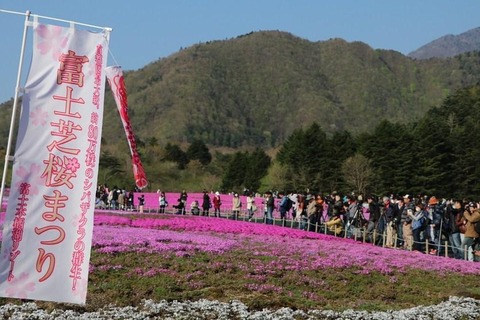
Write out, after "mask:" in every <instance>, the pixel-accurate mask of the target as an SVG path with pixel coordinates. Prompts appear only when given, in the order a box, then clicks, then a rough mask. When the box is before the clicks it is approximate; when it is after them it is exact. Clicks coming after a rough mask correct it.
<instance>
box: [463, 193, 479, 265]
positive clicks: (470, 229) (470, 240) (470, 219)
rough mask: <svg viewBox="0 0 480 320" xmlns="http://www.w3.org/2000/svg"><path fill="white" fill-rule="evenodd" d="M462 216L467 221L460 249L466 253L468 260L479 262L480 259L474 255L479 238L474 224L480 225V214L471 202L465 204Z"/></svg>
mask: <svg viewBox="0 0 480 320" xmlns="http://www.w3.org/2000/svg"><path fill="white" fill-rule="evenodd" d="M463 216H464V218H465V220H467V223H466V227H467V229H466V231H465V237H464V238H463V241H462V248H464V249H466V250H467V251H468V260H470V261H479V260H480V257H479V256H478V255H476V254H474V253H476V249H477V248H476V247H478V238H479V237H480V234H478V232H477V230H475V224H476V223H480V222H479V221H480V212H479V210H478V207H477V204H476V203H473V202H470V203H469V204H467V205H466V206H465V211H464V212H463ZM465 247H466V248H465Z"/></svg>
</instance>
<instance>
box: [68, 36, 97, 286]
mask: <svg viewBox="0 0 480 320" xmlns="http://www.w3.org/2000/svg"><path fill="white" fill-rule="evenodd" d="M102 66H103V47H102V46H101V45H98V46H97V50H96V52H95V80H94V91H93V97H92V102H93V104H94V105H95V106H96V108H97V109H98V108H99V104H100V101H99V97H100V90H99V88H100V86H101V83H102V76H103V67H102ZM98 122H99V115H98V113H95V112H92V113H91V114H90V124H89V126H88V132H87V137H88V148H87V150H86V155H85V165H86V168H85V177H86V179H85V180H84V181H83V190H84V192H83V194H82V198H81V201H82V202H81V203H80V210H81V215H80V219H79V221H78V226H77V235H78V237H77V239H76V241H75V244H74V248H73V249H74V251H73V253H72V259H71V263H72V266H71V267H70V278H71V279H72V290H73V291H76V290H77V288H78V287H77V285H78V283H79V281H80V280H82V278H81V273H82V264H83V262H84V261H85V248H86V246H85V242H84V239H85V237H86V230H85V226H86V224H87V222H88V220H87V212H88V210H89V209H90V205H91V203H92V199H91V192H90V189H91V187H92V185H93V182H92V179H94V177H95V170H94V169H95V167H96V162H97V158H96V149H97V145H98V134H99V128H98V125H99V123H98Z"/></svg>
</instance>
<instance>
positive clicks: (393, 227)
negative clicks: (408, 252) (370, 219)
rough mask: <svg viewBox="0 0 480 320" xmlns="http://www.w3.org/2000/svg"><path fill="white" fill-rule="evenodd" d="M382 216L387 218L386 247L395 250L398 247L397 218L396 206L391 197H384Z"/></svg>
mask: <svg viewBox="0 0 480 320" xmlns="http://www.w3.org/2000/svg"><path fill="white" fill-rule="evenodd" d="M382 200H383V206H382V208H381V209H382V215H383V216H384V217H385V222H386V224H387V225H386V233H387V239H386V240H385V246H386V247H387V248H393V247H395V245H396V238H397V217H396V209H395V205H394V204H392V202H391V199H390V198H389V197H386V196H385V197H383V199H382Z"/></svg>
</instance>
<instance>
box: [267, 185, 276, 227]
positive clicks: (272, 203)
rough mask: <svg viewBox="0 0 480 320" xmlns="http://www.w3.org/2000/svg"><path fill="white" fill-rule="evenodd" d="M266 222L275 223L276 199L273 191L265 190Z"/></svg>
mask: <svg viewBox="0 0 480 320" xmlns="http://www.w3.org/2000/svg"><path fill="white" fill-rule="evenodd" d="M265 209H266V219H265V223H266V224H273V210H274V209H275V199H274V198H273V194H272V192H271V191H267V192H265Z"/></svg>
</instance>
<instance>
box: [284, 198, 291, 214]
mask: <svg viewBox="0 0 480 320" xmlns="http://www.w3.org/2000/svg"><path fill="white" fill-rule="evenodd" d="M292 205H293V201H292V199H290V198H289V197H287V198H286V201H285V204H284V205H283V207H284V208H285V210H286V211H288V210H290V209H292Z"/></svg>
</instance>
